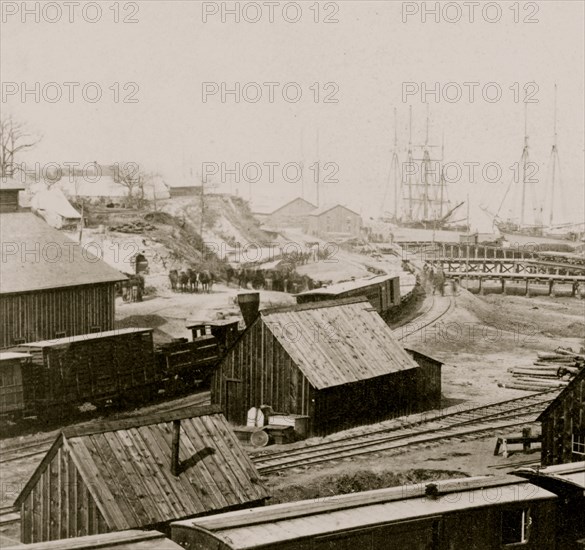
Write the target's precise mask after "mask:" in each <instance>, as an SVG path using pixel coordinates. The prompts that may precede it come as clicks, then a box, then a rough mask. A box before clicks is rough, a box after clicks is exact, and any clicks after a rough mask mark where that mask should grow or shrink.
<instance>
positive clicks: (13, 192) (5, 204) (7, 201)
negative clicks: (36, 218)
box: [0, 176, 26, 214]
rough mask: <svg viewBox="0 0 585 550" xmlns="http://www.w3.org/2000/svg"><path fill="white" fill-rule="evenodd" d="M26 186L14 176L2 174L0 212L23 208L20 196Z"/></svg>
mask: <svg viewBox="0 0 585 550" xmlns="http://www.w3.org/2000/svg"><path fill="white" fill-rule="evenodd" d="M25 189H26V186H25V185H24V183H21V182H19V181H17V180H15V179H14V178H7V177H5V176H0V214H7V213H9V212H18V211H19V210H21V208H20V204H19V200H18V196H19V194H20V192H21V191H24V190H25Z"/></svg>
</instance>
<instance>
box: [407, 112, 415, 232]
mask: <svg viewBox="0 0 585 550" xmlns="http://www.w3.org/2000/svg"><path fill="white" fill-rule="evenodd" d="M408 166H409V168H408V220H409V221H412V168H413V167H414V160H413V158H412V105H410V106H409V135H408Z"/></svg>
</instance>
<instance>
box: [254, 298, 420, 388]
mask: <svg viewBox="0 0 585 550" xmlns="http://www.w3.org/2000/svg"><path fill="white" fill-rule="evenodd" d="M260 316H261V319H262V321H263V322H264V324H265V325H266V326H267V327H268V329H269V330H270V331H271V332H272V334H273V335H274V337H275V338H276V339H277V340H278V341H279V343H280V344H281V345H282V347H283V348H284V349H285V350H286V352H287V353H288V354H289V356H290V357H291V359H292V360H293V361H294V362H295V364H296V365H297V366H298V367H299V369H301V371H302V372H303V374H304V375H305V376H306V378H307V379H308V380H309V382H310V383H311V385H312V386H313V387H314V388H316V389H324V388H330V387H333V386H340V385H342V384H350V383H353V382H358V381H360V380H367V379H370V378H374V377H377V376H383V375H386V374H390V373H393V372H398V371H403V370H407V369H415V368H418V364H417V363H416V362H415V361H414V359H412V357H411V356H410V355H409V354H408V353H407V352H406V351H405V350H404V348H403V347H402V346H401V345H400V344H399V343H398V341H397V340H396V337H395V336H394V334H393V332H392V330H391V329H390V327H389V326H388V325H387V324H386V323H385V322H384V320H383V319H382V317H380V315H378V313H377V312H376V311H375V310H373V309H372V306H371V305H370V303H369V302H368V301H367V300H366V299H365V298H361V297H360V298H352V299H345V300H333V301H328V302H313V303H308V304H302V305H295V306H291V307H284V308H277V309H268V310H263V311H261V312H260Z"/></svg>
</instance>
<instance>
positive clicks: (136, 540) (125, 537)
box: [3, 530, 183, 550]
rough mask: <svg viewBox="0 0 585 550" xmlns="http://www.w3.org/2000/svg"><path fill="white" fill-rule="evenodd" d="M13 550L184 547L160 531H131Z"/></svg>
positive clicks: (175, 549) (165, 549) (168, 549)
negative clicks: (25, 549) (24, 549)
mask: <svg viewBox="0 0 585 550" xmlns="http://www.w3.org/2000/svg"><path fill="white" fill-rule="evenodd" d="M3 548H4V547H3ZM11 548H14V549H15V550H16V549H17V548H18V549H19V550H22V548H27V549H28V550H89V549H92V548H101V549H103V550H108V549H110V548H115V549H117V550H182V548H183V547H182V546H179V545H178V544H176V543H175V542H173V541H172V540H169V539H167V538H165V536H164V535H163V534H162V533H159V532H158V531H140V530H129V531H119V532H115V533H104V534H102V535H89V536H85V537H73V538H70V539H61V540H51V541H47V542H37V543H34V544H27V545H26V546H23V545H20V546H13V547H7V548H4V550H10V549H11Z"/></svg>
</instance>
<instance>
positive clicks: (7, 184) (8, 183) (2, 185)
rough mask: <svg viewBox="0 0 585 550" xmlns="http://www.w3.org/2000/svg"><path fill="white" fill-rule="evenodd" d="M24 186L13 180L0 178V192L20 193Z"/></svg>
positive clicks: (4, 177) (20, 182)
mask: <svg viewBox="0 0 585 550" xmlns="http://www.w3.org/2000/svg"><path fill="white" fill-rule="evenodd" d="M24 189H26V185H25V184H24V183H22V181H18V180H17V179H15V178H8V177H6V176H0V191H22V190H24Z"/></svg>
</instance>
